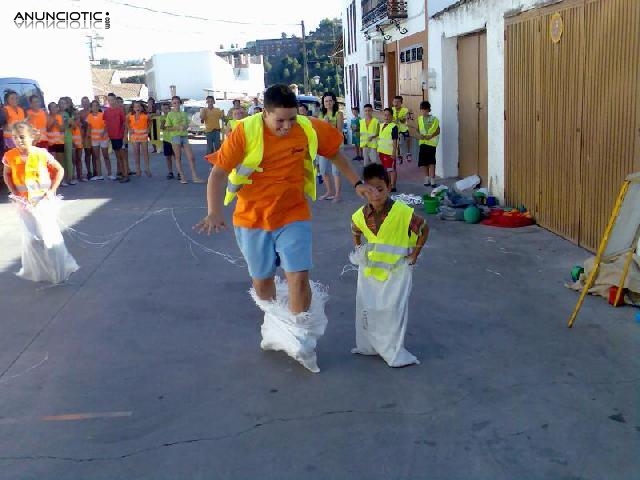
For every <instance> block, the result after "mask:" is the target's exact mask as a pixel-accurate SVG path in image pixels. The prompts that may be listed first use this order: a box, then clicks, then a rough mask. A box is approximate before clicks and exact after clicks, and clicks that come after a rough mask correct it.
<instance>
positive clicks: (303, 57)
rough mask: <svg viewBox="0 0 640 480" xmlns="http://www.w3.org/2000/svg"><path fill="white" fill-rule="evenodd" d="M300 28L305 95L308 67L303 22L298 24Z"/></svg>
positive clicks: (307, 88) (305, 92) (307, 84)
mask: <svg viewBox="0 0 640 480" xmlns="http://www.w3.org/2000/svg"><path fill="white" fill-rule="evenodd" d="M300 26H301V27H302V64H303V65H302V70H303V72H304V91H303V92H302V93H303V95H306V94H307V92H308V91H309V65H307V38H306V33H305V31H304V20H302V21H301V22H300Z"/></svg>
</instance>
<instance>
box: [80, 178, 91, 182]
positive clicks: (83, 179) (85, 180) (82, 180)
mask: <svg viewBox="0 0 640 480" xmlns="http://www.w3.org/2000/svg"><path fill="white" fill-rule="evenodd" d="M80 181H81V182H88V181H89V180H87V179H86V178H84V177H82V178H81V179H80Z"/></svg>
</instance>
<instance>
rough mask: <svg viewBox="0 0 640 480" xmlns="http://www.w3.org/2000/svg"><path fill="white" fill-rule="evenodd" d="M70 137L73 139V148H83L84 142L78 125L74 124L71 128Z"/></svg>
mask: <svg viewBox="0 0 640 480" xmlns="http://www.w3.org/2000/svg"><path fill="white" fill-rule="evenodd" d="M71 138H72V140H73V148H83V147H84V143H83V141H82V129H81V128H80V125H76V126H75V127H73V128H72V129H71Z"/></svg>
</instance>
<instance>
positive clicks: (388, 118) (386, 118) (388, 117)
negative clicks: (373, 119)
mask: <svg viewBox="0 0 640 480" xmlns="http://www.w3.org/2000/svg"><path fill="white" fill-rule="evenodd" d="M391 120H393V117H392V115H391V112H390V111H389V110H385V112H384V121H385V122H386V123H389V122H390V121H391Z"/></svg>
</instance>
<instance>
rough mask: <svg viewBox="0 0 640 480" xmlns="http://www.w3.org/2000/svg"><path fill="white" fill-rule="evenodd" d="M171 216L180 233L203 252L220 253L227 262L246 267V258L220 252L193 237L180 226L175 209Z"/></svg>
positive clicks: (172, 210)
mask: <svg viewBox="0 0 640 480" xmlns="http://www.w3.org/2000/svg"><path fill="white" fill-rule="evenodd" d="M170 210H171V217H172V218H173V222H174V223H175V226H176V228H177V229H178V232H180V234H181V235H182V236H183V237H184V238H185V239H186V240H187V242H189V243H192V244H193V245H195V246H196V247H199V248H200V249H201V250H202V251H203V252H205V253H209V254H212V255H219V256H221V257H222V258H224V259H225V260H226V261H227V262H229V263H230V264H232V265H235V266H236V267H245V266H246V264H245V262H244V258H242V257H234V256H232V255H229V254H228V253H223V252H218V251H217V250H213V249H211V248H209V247H207V246H206V245H203V244H201V243H200V242H198V241H196V240H194V239H193V238H191V237H190V236H189V235H188V234H187V233H186V232H185V231H184V230H183V229H182V227H181V226H180V224H179V223H178V219H177V218H176V213H175V209H173V208H171V209H170Z"/></svg>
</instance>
